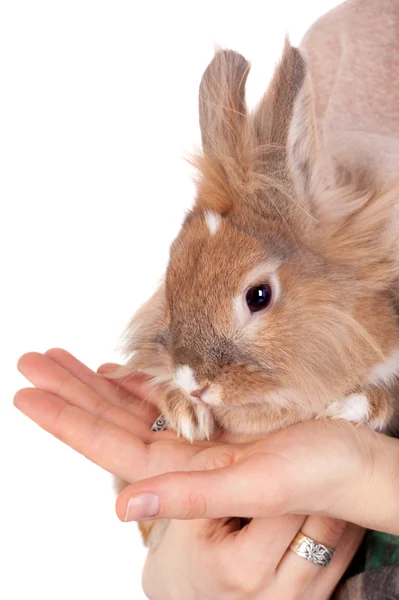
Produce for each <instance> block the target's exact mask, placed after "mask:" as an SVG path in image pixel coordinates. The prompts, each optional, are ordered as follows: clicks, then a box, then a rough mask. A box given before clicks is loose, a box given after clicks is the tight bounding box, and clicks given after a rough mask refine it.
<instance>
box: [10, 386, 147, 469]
mask: <svg viewBox="0 0 399 600" xmlns="http://www.w3.org/2000/svg"><path fill="white" fill-rule="evenodd" d="M14 405H15V406H16V407H17V408H18V409H19V410H20V411H21V412H23V413H24V414H25V415H26V416H27V417H29V418H30V419H32V420H33V421H34V422H35V423H37V424H38V425H40V427H42V428H43V429H44V430H46V431H48V432H49V433H51V434H52V435H53V436H55V437H56V438H58V439H59V440H61V441H62V442H64V443H65V444H67V445H68V446H70V447H71V448H73V449H74V450H76V451H77V452H79V453H80V454H83V455H84V456H86V458H88V459H89V460H91V461H92V462H94V463H96V464H98V465H99V466H101V467H103V468H104V469H106V470H107V471H109V472H110V473H113V474H114V475H116V476H118V477H120V478H122V479H126V480H127V481H133V480H134V479H132V478H131V475H132V465H134V471H135V475H136V477H135V478H140V477H142V476H145V475H146V474H147V473H148V470H147V459H148V456H147V455H148V452H147V448H146V446H145V444H144V443H143V442H142V441H141V440H140V439H139V438H138V437H136V436H134V435H132V434H131V433H130V432H129V431H128V430H127V429H125V428H123V427H118V426H117V425H114V424H112V423H110V422H109V421H105V420H103V419H101V418H100V417H98V416H96V415H93V414H91V413H89V412H86V411H84V410H82V409H81V408H79V407H76V406H73V405H71V404H69V403H68V402H66V401H65V400H63V399H62V398H59V397H57V396H55V395H54V394H50V393H48V392H46V391H42V390H38V389H35V388H28V389H23V390H20V391H19V392H17V393H16V395H15V397H14Z"/></svg>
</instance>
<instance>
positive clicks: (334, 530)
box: [318, 517, 346, 543]
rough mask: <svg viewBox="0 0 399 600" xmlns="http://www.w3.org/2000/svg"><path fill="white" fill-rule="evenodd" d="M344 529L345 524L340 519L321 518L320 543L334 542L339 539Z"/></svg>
mask: <svg viewBox="0 0 399 600" xmlns="http://www.w3.org/2000/svg"><path fill="white" fill-rule="evenodd" d="M345 529H346V522H345V521H341V520H340V519H331V518H330V517H323V522H322V526H321V537H322V539H321V540H318V541H320V542H321V543H323V542H326V543H328V542H335V541H336V540H337V539H339V538H340V537H341V536H342V534H343V533H344V531H345Z"/></svg>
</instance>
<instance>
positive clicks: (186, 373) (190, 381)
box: [175, 365, 200, 437]
mask: <svg viewBox="0 0 399 600" xmlns="http://www.w3.org/2000/svg"><path fill="white" fill-rule="evenodd" d="M175 382H176V383H177V385H178V386H179V387H180V388H181V389H182V390H184V391H185V392H186V393H187V394H190V393H191V392H192V391H193V390H197V389H198V388H199V387H200V385H199V383H198V382H197V380H196V379H195V377H194V371H193V370H192V368H191V367H189V366H188V365H183V366H182V367H178V368H177V369H176V371H175ZM184 437H185V436H184Z"/></svg>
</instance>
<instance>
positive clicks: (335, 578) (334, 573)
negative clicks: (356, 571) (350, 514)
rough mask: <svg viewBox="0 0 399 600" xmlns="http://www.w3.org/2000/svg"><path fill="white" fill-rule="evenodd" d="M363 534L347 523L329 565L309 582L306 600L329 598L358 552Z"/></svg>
mask: <svg viewBox="0 0 399 600" xmlns="http://www.w3.org/2000/svg"><path fill="white" fill-rule="evenodd" d="M365 532H366V530H365V529H363V528H362V527H359V526H358V525H353V524H352V523H348V526H347V528H346V530H345V533H344V535H343V537H342V538H341V541H340V543H339V544H338V548H337V551H336V553H335V555H334V559H333V560H332V561H331V564H330V565H329V566H328V567H327V568H325V569H320V572H319V574H318V575H317V576H316V577H315V578H314V579H313V580H311V581H310V583H309V586H308V590H309V592H308V593H306V596H305V597H306V599H307V600H319V598H330V597H331V595H332V593H333V592H334V590H335V588H336V587H337V583H338V582H339V581H341V579H342V577H343V576H344V574H345V572H346V570H347V568H348V567H349V565H350V563H351V562H352V560H353V557H354V556H355V554H356V552H357V551H358V549H359V546H360V544H361V543H362V540H363V537H364V534H365Z"/></svg>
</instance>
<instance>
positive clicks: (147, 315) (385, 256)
mask: <svg viewBox="0 0 399 600" xmlns="http://www.w3.org/2000/svg"><path fill="white" fill-rule="evenodd" d="M248 70H249V64H248V63H247V61H246V60H245V59H244V58H243V57H241V56H240V55H238V54H236V53H234V52H232V51H222V52H219V53H217V54H216V56H215V58H214V59H213V61H212V62H211V64H210V65H209V66H208V68H207V70H206V71H205V74H204V77H203V80H202V83H201V87H200V123H201V130H202V140H203V153H202V154H201V155H199V156H198V157H196V158H195V159H194V163H195V164H196V166H197V168H198V170H199V174H198V195H197V200H196V203H195V206H194V208H193V210H192V211H191V212H190V214H189V215H188V216H187V218H186V220H185V222H184V224H183V226H182V229H181V232H180V234H179V235H178V237H177V238H176V240H175V241H174V243H173V245H172V247H171V251H170V261H169V266H168V270H167V274H166V279H165V284H164V285H162V287H161V288H160V289H159V290H158V292H157V293H156V294H155V296H154V297H153V299H152V300H150V301H149V302H148V303H147V305H146V307H145V308H144V309H142V311H141V312H140V313H139V315H138V316H137V317H136V319H135V320H134V322H133V325H132V328H133V329H135V333H133V334H132V335H131V339H130V341H129V344H128V354H129V360H128V363H127V366H126V369H127V371H128V372H131V371H134V370H142V371H144V372H146V373H148V374H150V375H152V376H153V377H154V380H155V382H156V383H163V384H164V385H165V389H166V392H165V396H164V397H163V398H162V399H161V400H160V411H162V412H163V413H164V414H165V415H166V417H167V418H168V421H169V423H170V425H171V426H172V427H173V428H175V429H176V430H177V431H178V432H180V433H182V434H183V435H186V436H187V437H189V438H191V439H202V438H204V437H207V436H209V435H211V433H212V429H213V427H214V426H218V427H222V428H225V429H227V430H229V431H232V432H236V433H241V434H248V435H251V434H252V435H262V434H266V433H268V432H271V431H276V430H278V429H281V428H282V427H286V426H288V425H290V424H293V423H296V422H299V421H303V420H306V419H311V418H316V417H320V416H323V414H325V413H327V410H328V407H329V406H330V405H331V404H332V403H333V402H337V401H340V400H343V399H344V398H345V397H347V396H348V395H350V394H352V393H362V394H365V395H366V396H367V397H368V399H369V414H368V422H369V424H370V425H371V426H375V427H378V428H383V429H384V428H388V426H389V424H390V423H392V422H393V421H394V419H395V418H397V413H398V406H397V404H395V401H394V395H393V386H387V384H385V385H384V386H375V385H370V384H369V382H368V378H369V377H370V373H371V371H372V369H373V367H375V366H376V365H377V364H379V363H381V362H383V361H384V360H385V358H386V357H388V356H390V354H391V353H392V351H393V350H394V349H395V348H399V328H398V317H397V310H396V301H395V298H394V295H393V291H392V290H393V289H394V287H395V285H396V282H397V278H398V265H397V261H396V256H395V254H396V253H395V249H396V247H397V240H396V239H395V235H394V230H393V228H392V225H391V215H392V214H393V211H394V207H395V204H396V203H397V200H396V199H397V197H398V190H397V189H394V187H393V186H391V187H390V189H383V188H382V187H381V186H379V185H378V182H377V181H375V180H373V178H372V177H371V175H370V174H369V173H367V172H349V171H347V170H346V169H345V167H344V165H340V164H335V163H334V161H332V162H331V163H330V164H327V161H326V160H325V159H323V160H322V157H321V155H320V152H319V148H318V147H317V136H316V135H315V130H314V118H313V105H312V97H311V94H310V92H309V86H308V80H307V76H306V73H305V67H304V63H303V60H302V59H301V56H300V55H299V53H298V51H297V50H295V49H293V48H291V46H290V45H289V44H288V43H287V44H286V47H285V50H284V54H283V58H282V60H281V63H280V65H279V66H278V68H277V71H276V74H275V77H274V79H273V81H272V83H271V86H270V88H269V90H268V92H267V93H266V95H265V96H264V98H263V99H262V100H261V102H260V104H259V105H258V107H257V108H256V110H255V111H254V113H253V114H248V112H247V109H246V107H245V98H244V91H245V81H246V77H247V75H248ZM209 209H211V210H213V211H216V212H217V213H218V214H220V217H221V222H220V225H219V227H218V229H217V231H216V233H215V234H214V235H211V234H210V231H209V228H208V226H207V223H206V218H205V212H206V210H209ZM265 263H267V264H275V265H277V267H276V273H275V277H277V278H278V281H279V285H280V287H281V294H280V297H279V299H278V300H277V301H276V302H275V304H274V305H272V306H271V308H270V310H268V311H265V312H262V313H256V314H253V315H252V316H251V315H250V314H248V319H247V320H245V319H244V321H245V322H244V321H243V323H238V322H237V320H236V317H235V313H234V310H233V308H234V307H233V300H234V298H237V297H238V298H240V297H242V298H245V292H246V288H245V282H246V280H247V278H248V274H249V273H250V272H251V271H252V270H253V269H256V268H257V267H261V266H262V265H264V264H265ZM260 283H265V282H264V281H253V282H252V284H251V285H257V284H260ZM183 365H188V366H189V367H190V368H191V369H192V372H193V374H194V375H195V380H196V381H197V382H198V384H199V387H200V388H204V387H205V386H210V389H213V388H214V389H216V388H217V389H218V390H220V402H219V403H218V404H217V405H212V406H211V405H210V404H209V405H208V404H207V403H206V394H204V396H203V399H202V400H201V399H200V400H196V401H194V400H193V398H192V397H191V396H190V395H189V394H187V392H185V391H183V390H182V389H180V388H179V386H178V385H177V384H176V382H175V381H174V371H175V369H176V368H177V367H180V366H183ZM394 385H397V382H396V381H395V384H394ZM187 431H188V433H186V432H187ZM145 527H146V528H147V525H146V526H145ZM150 529H151V526H150Z"/></svg>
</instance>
